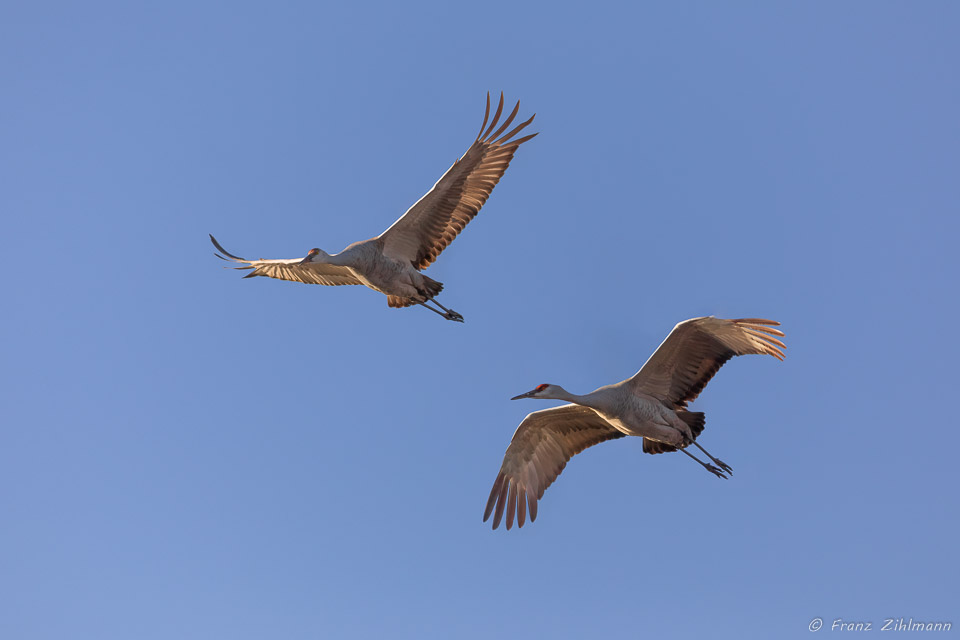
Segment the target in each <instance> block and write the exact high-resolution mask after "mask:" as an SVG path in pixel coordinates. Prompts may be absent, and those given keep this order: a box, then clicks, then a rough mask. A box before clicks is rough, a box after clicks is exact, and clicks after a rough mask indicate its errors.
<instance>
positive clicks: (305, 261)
mask: <svg viewBox="0 0 960 640" xmlns="http://www.w3.org/2000/svg"><path fill="white" fill-rule="evenodd" d="M308 262H310V256H307V257H306V258H304V259H303V260H301V261H300V264H306V263H308Z"/></svg>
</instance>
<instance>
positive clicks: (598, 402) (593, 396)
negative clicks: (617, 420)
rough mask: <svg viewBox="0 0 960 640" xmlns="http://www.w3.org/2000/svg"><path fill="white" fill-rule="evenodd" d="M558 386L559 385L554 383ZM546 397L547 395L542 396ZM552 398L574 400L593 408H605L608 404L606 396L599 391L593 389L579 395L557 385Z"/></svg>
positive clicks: (574, 402) (576, 402)
mask: <svg viewBox="0 0 960 640" xmlns="http://www.w3.org/2000/svg"><path fill="white" fill-rule="evenodd" d="M554 386H557V385H554ZM540 397H545V396H540ZM549 397H550V399H552V400H565V401H566V402H572V403H573V404H579V405H581V406H584V407H590V408H591V409H601V410H602V409H604V408H605V407H606V404H607V403H605V402H604V397H603V396H602V394H600V393H599V392H598V391H593V392H591V393H588V394H586V395H582V396H579V395H577V394H575V393H570V392H569V391H567V390H566V389H564V388H563V387H560V386H557V390H556V391H554V392H553V393H551V394H550V396H549Z"/></svg>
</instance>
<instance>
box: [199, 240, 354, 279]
mask: <svg viewBox="0 0 960 640" xmlns="http://www.w3.org/2000/svg"><path fill="white" fill-rule="evenodd" d="M210 240H211V241H212V242H213V246H215V247H216V248H217V249H218V250H219V251H220V253H222V254H223V255H220V253H215V254H213V255H215V256H217V257H218V258H220V259H221V260H226V261H227V262H239V263H241V264H245V265H247V266H245V267H234V269H241V270H242V269H253V272H252V273H248V274H247V275H245V276H243V277H244V278H253V277H255V276H266V277H268V278H276V279H277V280H291V281H293V282H303V283H305V284H324V285H327V286H329V287H336V286H339V285H342V284H363V283H362V282H360V280H359V279H358V278H357V276H355V275H354V273H353V271H351V270H350V268H349V267H338V266H336V265H332V264H320V263H317V262H307V263H303V258H293V259H291V260H246V259H244V258H240V257H237V256H235V255H233V254H232V253H229V252H227V250H226V249H224V248H223V247H221V246H220V243H219V242H217V239H216V238H214V237H213V236H212V235H211V236H210Z"/></svg>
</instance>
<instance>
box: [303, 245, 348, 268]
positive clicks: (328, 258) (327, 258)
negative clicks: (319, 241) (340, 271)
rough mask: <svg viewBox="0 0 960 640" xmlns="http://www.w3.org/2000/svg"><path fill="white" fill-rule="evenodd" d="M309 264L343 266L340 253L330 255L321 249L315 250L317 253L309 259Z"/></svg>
mask: <svg viewBox="0 0 960 640" xmlns="http://www.w3.org/2000/svg"><path fill="white" fill-rule="evenodd" d="M310 262H317V263H319V264H333V265H337V266H344V258H343V254H342V253H335V254H333V255H330V254H329V253H327V252H326V251H324V250H323V249H317V253H316V254H315V255H313V256H311V257H310Z"/></svg>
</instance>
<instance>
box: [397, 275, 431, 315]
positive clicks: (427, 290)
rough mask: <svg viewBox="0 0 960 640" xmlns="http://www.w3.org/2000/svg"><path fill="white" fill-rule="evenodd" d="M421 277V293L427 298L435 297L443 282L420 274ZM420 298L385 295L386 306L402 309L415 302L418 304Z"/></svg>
mask: <svg viewBox="0 0 960 640" xmlns="http://www.w3.org/2000/svg"><path fill="white" fill-rule="evenodd" d="M422 277H423V291H421V293H422V294H423V295H424V297H426V298H427V299H428V300H429V299H430V298H433V297H435V296H436V295H438V294H439V293H440V292H441V291H443V283H442V282H437V281H436V280H434V279H433V278H430V277H427V276H422ZM420 302H421V301H420V300H416V299H414V298H405V297H403V296H390V295H388V296H387V306H389V307H392V308H394V309H402V308H403V307H409V306H412V305H415V304H420Z"/></svg>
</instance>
